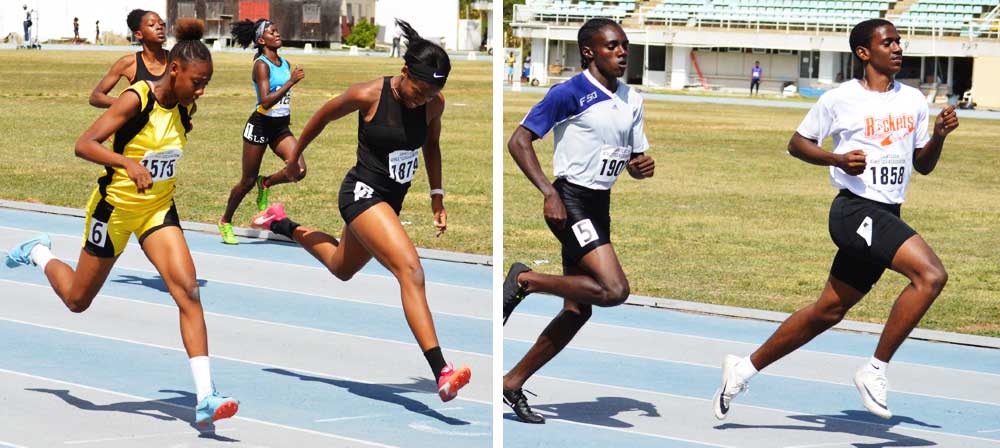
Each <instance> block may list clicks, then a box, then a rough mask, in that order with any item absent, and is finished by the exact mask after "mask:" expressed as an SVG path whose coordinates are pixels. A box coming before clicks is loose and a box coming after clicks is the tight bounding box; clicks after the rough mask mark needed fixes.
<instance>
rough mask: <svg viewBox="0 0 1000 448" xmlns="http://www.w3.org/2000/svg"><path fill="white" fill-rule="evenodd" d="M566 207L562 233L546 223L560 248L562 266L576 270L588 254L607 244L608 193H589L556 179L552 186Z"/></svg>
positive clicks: (577, 186)
mask: <svg viewBox="0 0 1000 448" xmlns="http://www.w3.org/2000/svg"><path fill="white" fill-rule="evenodd" d="M552 186H553V187H555V189H556V191H557V192H559V198H560V199H562V202H563V205H564V206H565V207H566V223H565V226H564V227H563V228H562V229H559V228H557V227H556V226H555V225H554V224H552V223H551V222H548V221H546V224H548V226H549V230H551V231H552V234H553V235H555V236H556V238H558V239H559V242H560V243H561V244H562V262H563V266H576V265H578V264H580V260H581V259H583V256H584V255H587V253H589V252H590V251H592V250H594V249H596V248H598V247H600V246H603V245H605V244H609V243H611V190H592V189H590V188H586V187H581V186H579V185H574V184H571V183H569V182H566V181H565V180H563V179H561V178H560V179H556V181H555V182H553V183H552Z"/></svg>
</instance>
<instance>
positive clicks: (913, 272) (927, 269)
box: [875, 235, 948, 362]
mask: <svg viewBox="0 0 1000 448" xmlns="http://www.w3.org/2000/svg"><path fill="white" fill-rule="evenodd" d="M891 269H892V270H894V271H896V272H899V273H900V274H903V275H905V276H906V277H907V278H909V279H910V284H909V285H907V286H906V287H905V288H903V292H902V293H900V294H899V298H897V299H896V303H895V304H893V306H892V311H891V312H890V313H889V319H888V320H887V321H886V323H885V328H884V329H883V330H882V337H881V338H880V339H879V341H878V347H877V348H876V349H875V357H876V358H878V359H879V360H881V361H884V362H889V360H890V359H892V355H893V354H895V353H896V349H898V348H899V346H900V344H902V343H903V341H904V340H905V339H906V337H907V336H908V335H909V334H910V331H912V330H913V328H914V327H916V326H917V323H919V322H920V319H921V318H922V317H923V316H924V313H926V312H927V310H928V309H929V308H930V307H931V304H932V303H934V299H936V298H937V296H938V295H939V294H941V290H942V289H944V285H945V284H946V283H948V273H947V272H945V270H944V265H942V264H941V260H940V259H939V258H938V256H937V254H935V253H934V250H933V249H931V247H930V246H928V245H927V242H926V241H924V239H923V238H921V237H920V235H914V236H912V237H910V238H909V239H908V240H906V242H905V243H903V245H902V246H900V248H899V250H897V251H896V255H895V256H894V257H893V258H892V266H891Z"/></svg>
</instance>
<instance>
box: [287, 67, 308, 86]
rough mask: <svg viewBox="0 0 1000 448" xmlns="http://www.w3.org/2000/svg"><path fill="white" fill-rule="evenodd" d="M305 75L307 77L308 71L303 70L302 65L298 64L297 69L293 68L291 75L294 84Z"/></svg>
mask: <svg viewBox="0 0 1000 448" xmlns="http://www.w3.org/2000/svg"><path fill="white" fill-rule="evenodd" d="M305 77H306V72H305V71H303V70H302V67H299V66H297V65H296V66H295V69H294V70H292V77H291V80H292V84H297V83H298V82H299V81H302V78H305Z"/></svg>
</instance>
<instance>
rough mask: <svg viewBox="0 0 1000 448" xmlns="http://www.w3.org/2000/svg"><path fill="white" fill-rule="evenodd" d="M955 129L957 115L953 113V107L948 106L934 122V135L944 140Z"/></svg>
mask: <svg viewBox="0 0 1000 448" xmlns="http://www.w3.org/2000/svg"><path fill="white" fill-rule="evenodd" d="M957 127H958V114H956V113H955V106H948V107H946V108H944V110H942V111H941V113H939V114H938V116H937V118H936V119H935V120H934V135H935V136H937V137H938V138H945V137H947V136H948V134H950V133H951V131H954V130H955V128H957Z"/></svg>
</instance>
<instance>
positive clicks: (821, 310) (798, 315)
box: [750, 276, 865, 370]
mask: <svg viewBox="0 0 1000 448" xmlns="http://www.w3.org/2000/svg"><path fill="white" fill-rule="evenodd" d="M864 296H865V293H863V292H861V291H858V290H857V289H855V288H852V287H851V286H849V285H848V284H847V283H844V282H842V281H840V280H838V279H837V278H835V277H833V276H830V277H829V279H827V281H826V287H824V288H823V292H822V293H821V294H820V296H819V300H817V301H816V302H814V303H812V304H810V305H808V306H806V307H805V308H802V309H800V310H798V311H796V312H795V313H793V314H792V315H791V316H789V317H788V319H785V321H784V322H782V323H781V326H779V327H778V329H777V330H776V331H775V332H774V334H772V335H771V337H770V338H768V339H767V341H766V342H764V344H763V345H761V346H760V347H758V348H757V350H756V351H754V352H753V354H751V355H750V361H751V362H752V363H753V365H754V367H755V368H756V369H757V370H762V369H764V368H765V367H767V366H768V365H770V364H771V363H773V362H775V361H777V360H779V359H781V358H782V357H784V356H785V355H787V354H789V353H791V352H792V351H794V350H795V349H797V348H799V347H801V346H803V345H805V344H806V343H807V342H809V341H811V340H812V339H813V338H814V337H816V336H817V335H819V334H820V333H822V332H824V331H826V330H828V329H829V328H830V327H832V326H834V325H836V324H837V323H838V322H840V321H841V320H842V319H843V318H844V315H845V314H847V311H848V310H850V309H851V307H853V306H854V305H856V304H857V303H858V301H860V300H861V298H862V297H864Z"/></svg>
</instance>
